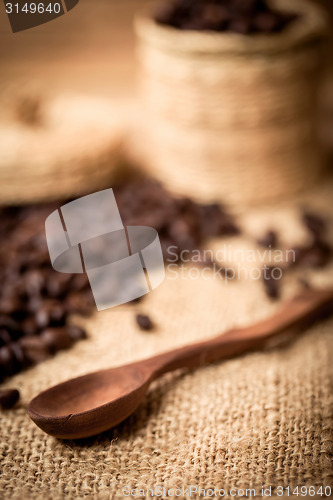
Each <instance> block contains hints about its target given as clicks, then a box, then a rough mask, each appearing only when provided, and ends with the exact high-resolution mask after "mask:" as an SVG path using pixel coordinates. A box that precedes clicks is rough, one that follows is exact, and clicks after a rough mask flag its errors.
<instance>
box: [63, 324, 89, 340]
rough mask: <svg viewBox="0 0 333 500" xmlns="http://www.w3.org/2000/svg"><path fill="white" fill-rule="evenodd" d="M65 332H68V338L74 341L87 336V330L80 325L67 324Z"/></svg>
mask: <svg viewBox="0 0 333 500" xmlns="http://www.w3.org/2000/svg"><path fill="white" fill-rule="evenodd" d="M67 332H68V334H69V336H70V338H71V339H73V340H75V341H76V340H81V339H86V338H87V332H86V331H85V330H84V329H83V328H81V327H80V326H76V325H69V326H68V327H67Z"/></svg>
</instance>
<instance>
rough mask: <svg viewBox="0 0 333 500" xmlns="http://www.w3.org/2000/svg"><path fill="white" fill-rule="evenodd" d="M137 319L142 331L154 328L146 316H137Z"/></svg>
mask: <svg viewBox="0 0 333 500" xmlns="http://www.w3.org/2000/svg"><path fill="white" fill-rule="evenodd" d="M135 319H136V322H137V324H138V325H139V327H140V329H141V330H145V331H149V330H152V329H153V328H154V324H153V322H152V320H151V319H150V317H149V316H147V315H146V314H137V315H136V317H135Z"/></svg>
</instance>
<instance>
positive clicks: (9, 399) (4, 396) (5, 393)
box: [0, 389, 20, 410]
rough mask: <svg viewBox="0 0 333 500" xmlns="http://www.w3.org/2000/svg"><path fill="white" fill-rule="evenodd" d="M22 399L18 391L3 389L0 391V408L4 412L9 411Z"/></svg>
mask: <svg viewBox="0 0 333 500" xmlns="http://www.w3.org/2000/svg"><path fill="white" fill-rule="evenodd" d="M19 399H20V393H19V391H18V390H17V389H1V390H0V406H1V408H2V409H3V410H9V409H10V408H13V406H15V405H16V403H17V401H18V400H19Z"/></svg>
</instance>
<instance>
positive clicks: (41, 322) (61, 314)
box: [35, 300, 66, 329]
mask: <svg viewBox="0 0 333 500" xmlns="http://www.w3.org/2000/svg"><path fill="white" fill-rule="evenodd" d="M65 316H66V312H65V310H64V308H63V307H62V306H61V305H60V304H59V303H57V302H56V301H53V300H45V301H44V302H43V305H42V306H41V307H40V309H38V311H37V312H36V314H35V322H36V325H37V327H38V328H41V329H43V328H46V327H47V326H60V325H63V324H64V323H65Z"/></svg>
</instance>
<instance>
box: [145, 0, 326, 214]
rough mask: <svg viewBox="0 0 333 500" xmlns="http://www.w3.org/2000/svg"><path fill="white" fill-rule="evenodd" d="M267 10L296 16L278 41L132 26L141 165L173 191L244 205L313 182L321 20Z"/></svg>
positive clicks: (283, 0)
mask: <svg viewBox="0 0 333 500" xmlns="http://www.w3.org/2000/svg"><path fill="white" fill-rule="evenodd" d="M272 3H273V4H276V6H277V8H280V9H282V10H283V9H284V10H291V11H294V12H298V13H299V18H298V19H297V20H295V21H294V22H293V23H291V25H290V26H288V27H287V28H286V30H285V31H282V32H281V33H278V34H269V35H263V34H260V35H252V36H243V35H237V34H235V33H217V32H216V33H214V32H208V33H207V32H200V31H181V30H178V29H175V28H171V27H168V26H162V25H159V24H157V23H156V22H155V21H154V20H153V19H151V18H150V17H149V15H147V16H142V17H141V18H138V20H137V33H138V40H139V47H138V57H139V60H140V63H141V69H142V71H141V73H142V79H141V80H142V99H143V103H144V106H145V107H144V116H145V120H144V123H140V130H142V127H144V133H145V136H144V137H143V138H142V139H141V140H140V144H141V155H142V157H143V159H144V161H143V162H142V163H143V165H144V167H145V168H146V170H147V171H148V172H149V173H150V174H151V175H154V176H155V177H156V178H157V179H159V180H160V181H162V182H163V183H164V184H165V185H166V186H168V187H169V188H170V189H171V190H172V191H174V192H176V193H180V194H183V195H184V194H185V195H189V196H192V197H195V198H197V199H199V200H205V201H207V200H208V201H211V200H216V201H217V200H219V201H223V202H228V203H230V204H233V205H239V204H244V205H248V204H256V203H259V202H263V201H267V200H280V199H283V198H284V197H286V198H288V196H291V195H293V194H294V193H296V192H298V191H300V190H302V189H304V188H307V187H310V186H312V185H313V183H314V181H315V180H316V179H318V177H319V175H320V173H321V170H322V156H321V154H320V149H319V148H318V144H317V141H316V123H315V122H316V120H315V117H316V92H317V87H318V82H319V80H320V78H319V77H320V66H321V50H322V40H323V37H324V35H325V30H326V20H325V16H324V14H323V13H322V12H321V11H320V9H319V8H318V7H317V6H316V5H314V4H313V3H311V2H307V1H304V0H292V1H291V0H275V1H274V2H272ZM140 130H139V131H138V133H140Z"/></svg>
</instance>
